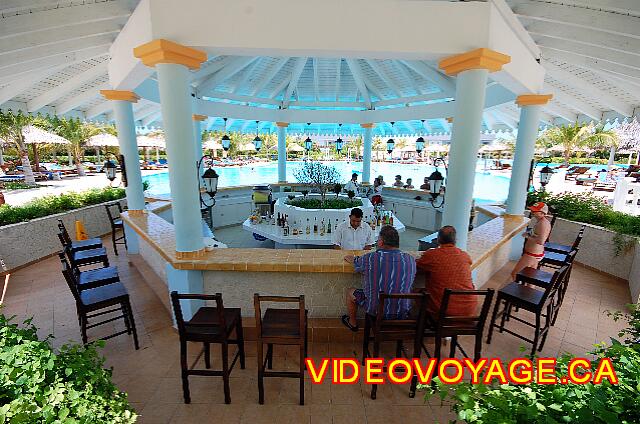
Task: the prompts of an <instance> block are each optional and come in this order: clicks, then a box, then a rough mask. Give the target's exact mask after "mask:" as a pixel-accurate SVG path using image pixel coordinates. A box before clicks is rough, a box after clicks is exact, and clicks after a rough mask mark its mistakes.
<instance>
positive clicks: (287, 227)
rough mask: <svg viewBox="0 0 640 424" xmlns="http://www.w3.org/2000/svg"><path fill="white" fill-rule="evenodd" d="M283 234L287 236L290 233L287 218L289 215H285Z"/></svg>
mask: <svg viewBox="0 0 640 424" xmlns="http://www.w3.org/2000/svg"><path fill="white" fill-rule="evenodd" d="M282 235H283V236H285V237H286V236H288V235H289V221H288V220H287V215H285V216H284V228H283V231H282Z"/></svg>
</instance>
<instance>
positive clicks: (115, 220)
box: [104, 202, 127, 256]
mask: <svg viewBox="0 0 640 424" xmlns="http://www.w3.org/2000/svg"><path fill="white" fill-rule="evenodd" d="M104 208H105V209H106V210H107V216H108V217H109V223H110V224H111V242H112V244H113V252H114V253H115V254H116V256H118V246H117V245H118V244H124V248H125V249H127V236H126V234H125V232H124V224H123V223H122V219H121V218H120V214H122V205H121V204H120V202H113V203H107V204H106V205H104ZM115 209H117V211H115ZM118 230H122V235H121V236H119V237H118V236H117V235H116V232H117V231H118ZM120 240H122V242H120V243H118V242H119V241H120Z"/></svg>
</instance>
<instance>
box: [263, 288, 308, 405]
mask: <svg viewBox="0 0 640 424" xmlns="http://www.w3.org/2000/svg"><path fill="white" fill-rule="evenodd" d="M261 302H278V303H298V308H297V309H276V308H267V310H266V311H265V313H264V317H263V316H262V311H261V309H260V303H261ZM253 304H254V308H255V313H256V333H257V334H256V343H257V344H258V395H259V399H258V402H259V403H260V405H262V404H264V378H265V377H289V378H299V379H300V405H304V370H305V363H304V359H305V358H306V357H307V314H308V311H307V310H306V309H305V307H304V296H299V297H285V296H260V295H259V294H258V293H256V294H254V295H253ZM265 344H266V345H267V355H266V357H265V355H264V353H263V350H264V345H265ZM273 345H297V346H299V349H300V370H299V371H271V369H272V368H273ZM265 368H268V370H265Z"/></svg>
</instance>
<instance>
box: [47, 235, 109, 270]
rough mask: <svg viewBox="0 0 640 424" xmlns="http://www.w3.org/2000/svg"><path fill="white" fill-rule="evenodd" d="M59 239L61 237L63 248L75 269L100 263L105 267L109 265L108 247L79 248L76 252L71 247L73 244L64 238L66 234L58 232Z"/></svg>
mask: <svg viewBox="0 0 640 424" xmlns="http://www.w3.org/2000/svg"><path fill="white" fill-rule="evenodd" d="M58 239H60V244H62V250H63V252H64V253H65V254H66V255H67V258H69V262H71V266H72V267H73V268H74V269H75V268H80V267H83V266H87V265H95V264H100V263H101V264H102V266H104V267H108V266H109V258H108V257H107V249H105V248H104V247H98V248H96V249H87V250H77V251H75V252H74V251H73V250H72V249H71V245H70V244H67V243H66V240H65V239H64V236H63V235H62V233H61V232H59V233H58Z"/></svg>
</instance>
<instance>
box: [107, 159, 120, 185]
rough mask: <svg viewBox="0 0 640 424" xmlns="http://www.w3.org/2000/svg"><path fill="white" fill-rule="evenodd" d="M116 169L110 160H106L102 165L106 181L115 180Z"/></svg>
mask: <svg viewBox="0 0 640 424" xmlns="http://www.w3.org/2000/svg"><path fill="white" fill-rule="evenodd" d="M117 169H118V167H117V166H116V164H115V163H114V162H113V161H112V160H108V161H106V162H105V163H104V172H105V174H106V175H107V179H108V180H109V181H113V180H115V179H116V170H117Z"/></svg>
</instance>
